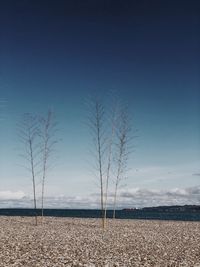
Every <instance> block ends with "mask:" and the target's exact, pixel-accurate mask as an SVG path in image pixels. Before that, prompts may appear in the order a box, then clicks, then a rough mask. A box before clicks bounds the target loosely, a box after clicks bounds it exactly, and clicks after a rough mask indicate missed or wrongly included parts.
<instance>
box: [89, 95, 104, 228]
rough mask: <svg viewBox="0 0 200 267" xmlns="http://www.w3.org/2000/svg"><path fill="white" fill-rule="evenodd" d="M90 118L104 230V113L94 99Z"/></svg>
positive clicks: (100, 105)
mask: <svg viewBox="0 0 200 267" xmlns="http://www.w3.org/2000/svg"><path fill="white" fill-rule="evenodd" d="M90 107H91V116H90V118H89V122H90V128H91V130H92V135H93V141H94V145H95V159H96V169H97V172H98V178H99V183H100V205H101V214H102V228H103V229H104V228H105V221H104V157H105V149H106V148H105V147H106V144H105V141H106V138H105V120H104V116H105V111H104V107H103V105H102V103H101V102H100V101H99V100H97V99H95V100H92V101H91V103H90Z"/></svg>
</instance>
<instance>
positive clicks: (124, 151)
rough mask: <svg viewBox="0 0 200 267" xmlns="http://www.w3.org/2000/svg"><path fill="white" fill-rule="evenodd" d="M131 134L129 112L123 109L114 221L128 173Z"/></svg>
mask: <svg viewBox="0 0 200 267" xmlns="http://www.w3.org/2000/svg"><path fill="white" fill-rule="evenodd" d="M130 133H131V127H130V122H129V119H128V113H127V110H125V109H123V110H121V111H120V114H119V118H118V122H117V129H116V147H115V148H116V151H115V153H116V156H115V162H116V178H115V189H114V203H113V219H115V213H116V204H117V196H118V189H119V186H120V183H121V181H122V180H123V179H124V178H125V173H126V171H127V162H128V155H129V153H130V142H131V140H132V138H131V136H130Z"/></svg>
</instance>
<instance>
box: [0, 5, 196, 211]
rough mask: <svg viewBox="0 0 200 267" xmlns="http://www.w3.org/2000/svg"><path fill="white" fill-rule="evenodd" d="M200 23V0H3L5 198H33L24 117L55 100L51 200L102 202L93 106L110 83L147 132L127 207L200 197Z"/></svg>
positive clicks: (8, 201) (0, 184)
mask: <svg viewBox="0 0 200 267" xmlns="http://www.w3.org/2000/svg"><path fill="white" fill-rule="evenodd" d="M199 29H200V3H199V1H195V0H191V1H189V0H188V1H185V0H183V1H178V0H173V1H172V0H169V1H160V0H159V1H158V0H152V1H148V0H141V1H134V0H133V1H130V0H126V1H122V0H108V1H102V0H97V1H92V0H90V1H89V0H83V1H81V0H69V1H64V0H59V1H55V0H54V1H52V0H50V1H45V0H43V1H39V0H35V1H33V0H28V1H24V0H19V1H12V0H7V1H6V0H2V1H0V112H1V114H0V206H3V207H4V206H13V205H14V206H17V205H18V206H20V205H26V204H23V201H25V200H26V201H27V198H28V197H30V196H31V192H32V191H31V180H30V177H29V174H28V173H27V172H26V171H25V170H24V169H23V167H21V166H20V165H22V162H21V158H20V157H19V150H20V146H21V145H20V143H19V140H18V139H19V138H18V136H17V127H16V124H17V122H18V121H19V120H20V117H21V115H22V114H23V113H25V112H33V113H39V114H41V113H45V112H46V111H47V110H48V108H52V109H53V110H54V112H55V114H56V117H57V121H58V123H59V137H60V138H61V139H62V141H61V142H60V143H59V145H58V146H57V152H56V153H57V155H56V156H57V159H56V166H55V168H54V169H53V170H52V171H51V172H49V174H48V187H47V194H48V197H49V200H48V201H49V202H48V203H49V205H50V206H52V205H53V204H52V203H54V204H55V206H61V205H63V206H72V207H78V206H79V205H80V203H82V204H83V203H84V205H83V206H85V207H90V206H91V203H93V204H92V205H94V206H95V203H97V199H96V198H95V196H96V193H98V188H97V187H96V186H95V182H94V177H93V175H92V172H91V166H90V164H89V162H90V160H91V155H90V154H89V152H88V151H89V146H90V141H91V136H90V134H89V130H88V128H87V126H86V123H85V122H86V120H87V112H86V109H85V105H84V103H85V101H86V100H87V98H88V96H90V95H93V94H96V93H98V94H99V95H101V96H102V97H103V98H104V99H107V98H108V95H109V92H110V91H112V90H114V91H115V92H116V94H117V95H118V97H119V98H120V99H122V100H123V101H124V102H126V103H127V105H128V106H129V110H130V115H131V118H132V123H133V128H135V129H138V130H139V138H137V140H136V141H135V142H136V143H135V145H136V149H135V152H134V153H133V154H132V156H131V158H130V161H129V166H130V168H131V170H130V171H129V173H128V181H127V184H128V186H127V187H125V188H124V189H123V190H122V191H121V203H122V204H120V205H121V206H127V205H129V206H143V205H157V204H169V203H170V204H176V203H180V204H186V203H196V204H199V201H200V197H199V195H200V194H197V192H199V193H200V189H199V188H200V187H199V186H200V182H199V179H200V167H199V166H200V78H199V77H200V32H199ZM38 187H39V185H38ZM55 199H57V200H56V201H57V202H56V201H55ZM63 199H64V200H63ZM53 201H55V202H53ZM95 201H96V202H95ZM61 202H62V203H61ZM20 203H21V204H20ZM63 203H64V204H63Z"/></svg>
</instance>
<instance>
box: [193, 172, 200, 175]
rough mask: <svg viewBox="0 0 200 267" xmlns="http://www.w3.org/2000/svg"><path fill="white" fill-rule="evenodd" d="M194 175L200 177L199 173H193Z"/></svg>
mask: <svg viewBox="0 0 200 267" xmlns="http://www.w3.org/2000/svg"><path fill="white" fill-rule="evenodd" d="M192 175H193V176H200V173H198V172H197V173H193V174H192Z"/></svg>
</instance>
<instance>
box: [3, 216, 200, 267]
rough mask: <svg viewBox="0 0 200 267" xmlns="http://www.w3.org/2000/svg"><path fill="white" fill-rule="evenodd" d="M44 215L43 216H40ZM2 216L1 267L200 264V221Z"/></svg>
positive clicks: (191, 266)
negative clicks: (36, 219)
mask: <svg viewBox="0 0 200 267" xmlns="http://www.w3.org/2000/svg"><path fill="white" fill-rule="evenodd" d="M39 220H41V218H39ZM33 223H34V220H33V218H22V217H0V267H7V266H9V267H10V266H25V267H29V266H31V267H37V266H40V267H46V266H51V267H62V266H65V267H67V266H68V267H69V266H77V267H78V266H85V267H86V266H87V267H100V266H106V267H114V266H120V267H126V266H131V267H134V266H153V267H156V266H161V267H165V266H166V267H167V266H187V267H193V266H195V267H197V266H200V222H172V221H169V222H168V221H144V220H115V221H112V220H109V221H108V227H107V231H106V233H105V235H104V238H103V239H102V231H101V227H100V223H101V221H100V220H99V219H73V218H51V217H48V218H44V224H43V225H41V224H40V225H39V226H37V227H35V226H34V225H33Z"/></svg>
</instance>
